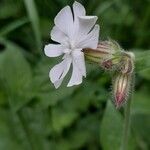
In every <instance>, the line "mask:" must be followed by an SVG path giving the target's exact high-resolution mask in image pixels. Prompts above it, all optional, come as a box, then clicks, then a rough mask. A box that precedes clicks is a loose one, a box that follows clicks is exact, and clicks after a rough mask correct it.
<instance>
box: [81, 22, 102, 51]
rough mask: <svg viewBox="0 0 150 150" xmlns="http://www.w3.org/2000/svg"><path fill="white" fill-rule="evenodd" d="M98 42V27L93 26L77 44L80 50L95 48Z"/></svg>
mask: <svg viewBox="0 0 150 150" xmlns="http://www.w3.org/2000/svg"><path fill="white" fill-rule="evenodd" d="M98 41H99V25H95V27H94V28H93V30H92V31H91V32H90V33H89V34H88V35H87V36H85V37H84V38H83V40H81V41H80V43H78V47H80V48H92V49H95V48H97V45H98Z"/></svg>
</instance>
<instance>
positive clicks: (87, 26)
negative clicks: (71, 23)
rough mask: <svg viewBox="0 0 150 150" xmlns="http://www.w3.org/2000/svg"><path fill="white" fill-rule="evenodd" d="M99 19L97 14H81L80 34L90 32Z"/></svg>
mask: <svg viewBox="0 0 150 150" xmlns="http://www.w3.org/2000/svg"><path fill="white" fill-rule="evenodd" d="M96 21H97V16H81V17H79V31H78V33H79V34H80V35H84V34H88V33H89V32H90V30H91V29H92V27H93V26H94V25H95V23H96Z"/></svg>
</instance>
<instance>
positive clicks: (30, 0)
mask: <svg viewBox="0 0 150 150" xmlns="http://www.w3.org/2000/svg"><path fill="white" fill-rule="evenodd" d="M24 4H25V7H26V10H27V13H28V16H29V19H30V22H31V24H32V28H33V31H34V35H35V39H36V43H37V48H38V50H39V51H40V49H41V46H42V41H41V33H40V23H39V16H38V12H37V9H36V5H35V2H34V0H24Z"/></svg>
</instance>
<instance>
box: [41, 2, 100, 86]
mask: <svg viewBox="0 0 150 150" xmlns="http://www.w3.org/2000/svg"><path fill="white" fill-rule="evenodd" d="M85 13H86V12H85V8H84V7H83V6H82V5H81V4H80V3H78V2H76V1H75V2H74V4H73V13H72V10H71V8H70V6H66V7H64V8H63V9H62V10H61V11H60V12H59V13H58V14H57V16H56V17H55V20H54V23H55V26H54V27H53V29H52V31H51V39H52V40H53V41H56V42H58V43H60V44H48V45H46V46H45V48H44V51H45V54H46V55H47V56H48V57H57V56H60V55H63V58H62V62H61V63H59V64H57V65H55V66H54V67H53V68H52V69H51V70H50V73H49V76H50V80H51V82H52V83H53V84H54V86H55V88H58V87H59V86H60V85H61V83H62V81H63V79H64V77H65V76H66V74H67V73H68V71H69V69H70V66H71V64H72V68H73V69H72V75H71V79H70V81H69V83H68V85H67V86H68V87H69V86H73V85H78V84H80V83H82V78H83V76H84V77H86V68H85V60H84V53H83V52H82V49H83V48H93V49H95V48H96V47H97V44H98V37H99V25H95V23H96V21H97V16H86V14H85Z"/></svg>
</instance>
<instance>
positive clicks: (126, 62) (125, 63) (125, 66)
mask: <svg viewBox="0 0 150 150" xmlns="http://www.w3.org/2000/svg"><path fill="white" fill-rule="evenodd" d="M134 59H135V57H134V54H133V53H131V52H124V53H123V57H122V61H121V65H120V71H121V72H122V73H123V74H125V73H128V74H129V73H132V72H133V70H134Z"/></svg>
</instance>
